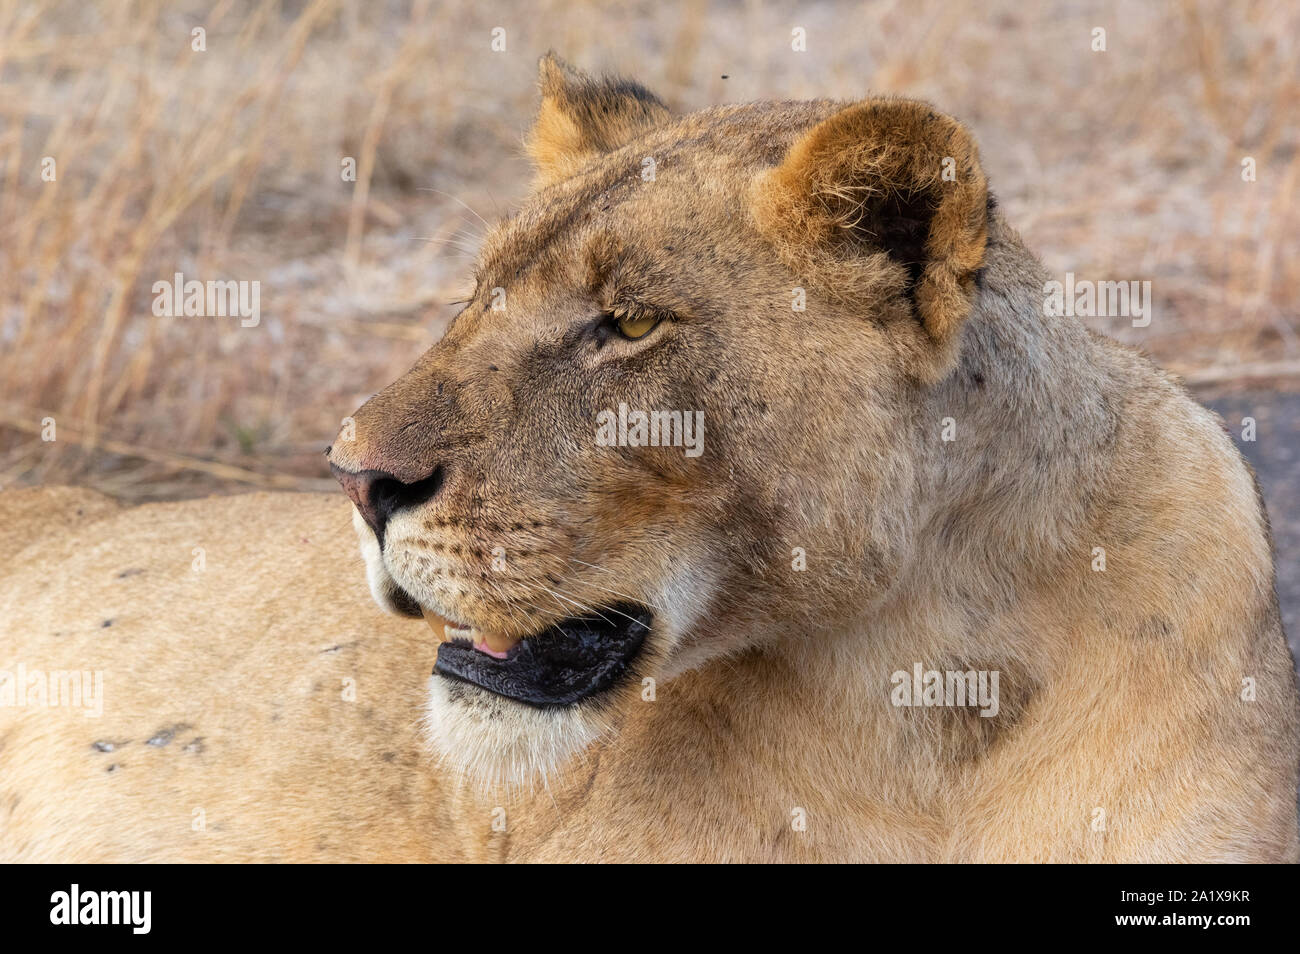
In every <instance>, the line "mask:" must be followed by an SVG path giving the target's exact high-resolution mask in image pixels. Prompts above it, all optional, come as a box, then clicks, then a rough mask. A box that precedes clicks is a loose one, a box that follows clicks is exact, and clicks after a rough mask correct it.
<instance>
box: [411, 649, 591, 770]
mask: <svg viewBox="0 0 1300 954" xmlns="http://www.w3.org/2000/svg"><path fill="white" fill-rule="evenodd" d="M424 730H425V735H426V737H427V738H428V740H429V743H430V745H431V747H432V748H433V750H434V751H435V752H436V753H437V754H438V755H439V756H441V757H442V758H443V760H444V761H445V762H446V764H447V765H448V767H450V768H451V769H453V770H454V771H456V772H458V773H460V774H461V775H463V776H465V777H466V778H468V779H469V781H470V782H471V783H473V784H474V785H475V787H477V788H479V789H480V790H481V791H485V792H503V793H505V792H511V791H515V790H519V789H525V790H532V789H534V788H535V787H537V785H538V784H539V783H540V784H541V785H542V786H545V785H546V781H547V779H548V778H550V777H551V776H552V775H553V774H554V773H555V772H556V771H557V770H559V769H560V768H561V767H562V766H563V765H564V764H565V763H566V762H568V761H569V760H570V759H572V758H573V757H574V756H576V755H578V754H579V753H580V752H582V751H583V750H584V749H586V748H587V747H588V746H589V745H591V744H592V743H593V742H594V741H596V739H598V738H599V737H600V736H601V735H603V734H605V733H606V732H608V731H610V725H609V723H608V722H607V721H606V720H605V719H604V718H602V717H601V716H600V715H598V714H596V713H593V712H591V711H589V710H588V709H587V708H586V707H581V706H566V707H562V708H553V709H538V708H535V707H533V706H529V705H524V704H523V703H521V702H515V701H514V700H511V699H506V698H503V697H502V696H498V695H496V694H494V693H491V692H488V691H487V690H486V689H480V688H479V687H478V686H473V685H470V684H468V683H464V682H458V681H456V680H453V679H450V678H448V677H446V676H439V675H436V674H435V675H433V676H430V677H429V700H428V703H427V705H426V709H425V718H424Z"/></svg>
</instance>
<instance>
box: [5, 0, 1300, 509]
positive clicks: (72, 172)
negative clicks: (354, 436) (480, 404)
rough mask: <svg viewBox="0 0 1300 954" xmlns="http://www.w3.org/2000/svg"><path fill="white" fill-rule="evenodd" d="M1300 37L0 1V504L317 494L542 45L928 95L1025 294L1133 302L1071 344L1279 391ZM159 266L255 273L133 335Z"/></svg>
mask: <svg viewBox="0 0 1300 954" xmlns="http://www.w3.org/2000/svg"><path fill="white" fill-rule="evenodd" d="M498 26H500V27H504V28H505V29H506V31H507V32H506V37H507V51H506V52H504V53H494V52H492V51H491V50H490V48H489V44H490V39H491V36H490V34H491V30H492V28H493V27H498ZM795 26H802V27H804V28H805V29H806V30H807V35H808V51H807V52H805V53H796V52H793V51H792V50H791V48H790V31H791V28H792V27H795ZM1095 26H1102V27H1104V28H1105V29H1106V31H1107V46H1108V49H1107V51H1106V52H1105V53H1094V52H1092V51H1091V49H1090V33H1091V30H1092V28H1093V27H1095ZM194 27H202V28H203V29H204V30H205V31H206V46H207V49H206V51H204V52H194V51H192V50H191V30H192V29H193V28H194ZM1298 44H1300V7H1297V5H1296V4H1294V3H1292V2H1289V0H1288V2H1281V0H1276V2H1259V3H1213V2H1190V0H1189V2H1185V3H1169V4H1156V3H1141V4H1138V3H1131V4H1130V3H1099V4H1072V3H1045V4H1023V3H1021V2H1018V0H1012V2H1000V0H998V2H989V3H980V4H971V5H970V6H969V7H965V8H963V6H962V5H960V4H957V3H953V2H944V0H927V2H912V0H897V2H894V0H880V2H866V3H851V4H835V3H805V4H802V5H798V6H788V5H782V6H781V7H780V8H778V7H775V6H769V5H763V4H759V3H746V2H719V3H704V2H687V3H682V4H667V3H652V2H624V3H618V4H610V5H603V4H594V3H587V2H580V0H570V2H555V0H552V2H527V3H525V2H514V0H511V2H502V0H489V2H479V3H472V2H461V0H448V2H432V0H414V2H402V3H398V2H374V3H364V2H345V0H274V2H272V0H267V2H236V0H210V2H206V3H162V2H110V0H104V2H102V3H85V2H69V3H56V2H49V3H45V2H37V0H31V2H13V0H0V486H13V485H16V484H29V483H48V482H62V483H82V484H88V485H92V486H95V487H98V488H100V489H102V490H105V491H107V492H109V493H112V494H115V495H117V496H119V497H123V498H127V499H136V500H138V499H156V498H166V497H177V496H191V495H197V494H203V493H209V492H213V491H231V490H238V489H246V488H248V487H250V486H287V487H298V488H318V487H319V488H325V487H330V486H332V484H331V482H330V481H328V479H327V478H326V475H325V471H324V464H323V459H322V458H321V456H320V451H321V449H322V448H323V447H324V445H325V444H326V443H328V441H329V439H330V438H331V437H332V436H333V434H334V432H335V430H336V428H337V426H338V422H339V419H340V418H341V417H342V416H343V415H345V414H347V413H349V412H351V411H352V410H353V408H355V407H356V406H357V404H359V403H360V402H361V401H362V400H363V399H364V398H365V397H366V396H368V395H369V394H370V393H372V392H373V391H375V390H377V389H378V388H379V387H381V386H382V385H384V384H385V383H387V382H388V381H390V380H391V379H393V378H394V377H396V376H397V375H398V374H399V373H400V372H401V371H403V370H404V369H405V368H406V367H407V366H408V365H409V364H410V363H411V362H412V361H413V360H414V359H415V358H416V356H417V355H418V354H419V353H420V352H421V351H422V350H423V349H424V348H426V347H427V346H428V345H429V344H430V343H432V342H433V341H434V340H436V338H437V337H438V335H439V334H440V333H441V330H442V328H443V326H444V325H445V322H446V320H447V318H448V317H449V315H450V314H451V313H452V311H453V310H454V309H453V306H451V305H450V304H449V302H450V300H452V299H454V298H456V297H457V296H458V294H459V293H460V292H461V291H462V290H463V287H464V276H465V275H466V273H467V270H468V264H469V259H470V257H471V255H472V253H473V250H474V248H475V246H476V244H477V242H478V239H479V236H480V235H481V233H482V230H483V223H482V222H481V221H480V216H482V217H483V218H484V219H488V220H491V219H493V218H494V217H497V216H499V215H501V214H504V213H505V212H507V211H508V210H509V209H510V208H511V205H512V203H513V202H514V201H516V200H517V199H518V198H519V196H520V195H521V192H522V190H523V188H524V187H525V185H526V182H527V180H528V170H527V167H526V164H525V162H524V161H523V159H522V156H521V152H522V150H521V147H520V142H521V138H522V135H523V132H524V130H525V129H526V128H527V125H528V123H529V121H530V119H531V116H532V112H533V110H534V108H535V93H534V77H535V70H536V65H535V64H536V60H537V57H538V56H539V55H540V54H541V53H543V52H544V51H545V50H546V49H548V48H554V49H555V50H556V51H557V52H559V53H560V54H561V55H562V56H565V57H566V58H568V59H570V60H571V61H573V62H575V63H576V64H578V65H580V66H583V67H586V68H589V69H615V70H618V71H620V72H623V73H625V74H627V75H630V76H633V77H635V78H637V79H640V80H642V81H643V82H644V83H646V84H647V85H648V86H650V87H651V88H653V89H654V90H656V91H657V92H659V93H660V95H662V96H663V97H664V98H665V99H666V100H667V101H668V102H669V103H670V104H671V105H672V106H674V107H675V108H678V109H683V110H688V109H694V108H698V107H702V106H706V105H710V104H714V103H721V102H728V101H741V100H749V99H759V98H804V97H816V96H832V97H843V98H853V97H857V96H860V95H862V94H863V93H864V92H866V91H868V90H873V91H898V92H904V93H909V94H913V95H919V96H922V97H926V98H929V99H931V100H932V101H933V102H935V103H936V104H938V105H940V106H941V107H942V108H944V109H945V110H947V111H950V112H952V113H954V114H956V115H958V116H959V117H961V118H963V119H964V120H966V121H967V122H969V123H970V124H971V125H972V127H973V128H974V130H975V132H976V134H977V136H978V137H979V140H980V142H981V145H982V148H983V153H984V157H985V161H986V165H987V167H988V169H989V172H990V177H991V180H992V182H993V185H994V188H995V189H996V191H997V192H998V194H999V197H1000V199H1001V200H1002V204H1003V206H1004V208H1005V209H1006V210H1007V211H1008V213H1009V215H1010V217H1011V219H1012V221H1013V222H1014V223H1016V224H1017V226H1018V227H1019V228H1020V229H1021V231H1022V232H1023V233H1024V234H1025V236H1026V238H1027V239H1028V240H1029V242H1030V243H1031V244H1032V245H1033V246H1034V247H1035V248H1037V249H1038V250H1039V251H1040V253H1041V254H1042V256H1043V257H1044V259H1045V260H1046V261H1047V263H1048V265H1049V266H1050V267H1051V268H1052V269H1053V270H1055V271H1057V272H1062V273H1063V272H1064V271H1066V270H1067V269H1068V270H1072V271H1074V272H1075V273H1076V274H1077V275H1078V276H1079V277H1080V278H1094V279H1149V280H1151V282H1152V286H1153V293H1154V299H1155V309H1156V311H1155V318H1154V321H1153V322H1152V324H1151V326H1150V327H1149V328H1146V329H1141V330H1138V329H1133V328H1131V327H1128V322H1127V320H1125V319H1119V320H1110V321H1107V320H1104V319H1101V320H1098V321H1097V322H1096V324H1097V326H1098V327H1099V328H1101V329H1103V330H1106V331H1108V332H1110V333H1113V334H1115V335H1117V336H1119V337H1121V338H1123V339H1125V340H1128V341H1130V342H1132V343H1136V344H1140V345H1141V346H1143V347H1144V348H1145V349H1146V350H1148V351H1149V352H1150V353H1152V354H1153V355H1154V356H1155V357H1156V358H1157V359H1159V360H1160V361H1162V362H1163V363H1165V364H1166V365H1168V366H1170V367H1172V368H1174V369H1176V370H1179V371H1180V372H1183V373H1186V374H1187V375H1188V376H1189V379H1190V380H1192V381H1193V382H1202V383H1209V382H1231V381H1233V380H1237V379H1257V380H1258V381H1265V382H1267V384H1266V386H1267V387H1270V388H1275V387H1277V386H1278V385H1279V383H1281V384H1288V382H1291V381H1293V379H1294V376H1295V374H1296V369H1297V367H1298V366H1300V343H1298V342H1297V332H1298V331H1300V329H1298V328H1297V320H1296V310H1295V302H1296V300H1297V296H1296V291H1297V288H1298V287H1300V248H1298V247H1297V246H1298V244H1300V209H1298V207H1297V191H1298V190H1300V150H1298V146H1300V143H1298V141H1297V140H1298V139H1300V132H1298V130H1297V124H1296V117H1297V115H1300V69H1298V68H1297V61H1298V59H1300V57H1298V56H1297V45H1298ZM724 74H725V77H726V78H724ZM45 156H51V157H53V158H54V159H55V160H56V163H57V180H56V181H55V182H45V181H43V180H42V178H41V160H42V158H43V157H45ZM345 156H351V157H354V158H356V160H357V162H358V164H359V175H358V180H357V181H356V182H355V183H352V182H345V181H343V180H342V179H341V177H340V175H339V171H340V163H341V160H342V158H343V157H345ZM1245 156H1252V157H1254V158H1255V160H1256V162H1257V165H1258V181H1256V182H1253V183H1247V182H1243V181H1242V179H1241V175H1240V171H1241V160H1242V158H1243V157H1245ZM176 271H181V272H183V273H184V274H185V275H186V277H187V278H199V279H203V280H207V279H235V280H246V281H252V280H257V281H260V282H261V286H262V291H261V294H262V300H261V311H262V319H261V324H260V325H259V326H258V327H256V328H242V327H240V325H239V321H238V319H219V318H155V317H153V315H152V313H151V302H152V299H153V295H152V292H151V286H152V284H153V282H155V281H158V280H166V279H170V277H171V276H172V274H173V272H176ZM47 415H48V416H53V417H54V418H55V419H56V421H57V426H58V440H57V441H56V442H54V443H47V442H44V441H42V440H41V439H40V436H39V429H40V422H41V419H42V418H43V417H46V416H47Z"/></svg>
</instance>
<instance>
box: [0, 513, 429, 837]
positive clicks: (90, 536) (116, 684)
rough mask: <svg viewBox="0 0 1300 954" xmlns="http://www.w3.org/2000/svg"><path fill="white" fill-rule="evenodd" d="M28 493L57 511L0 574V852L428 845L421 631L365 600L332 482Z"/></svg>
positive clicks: (425, 641) (425, 644)
mask: <svg viewBox="0 0 1300 954" xmlns="http://www.w3.org/2000/svg"><path fill="white" fill-rule="evenodd" d="M21 493H22V494H24V495H27V496H28V498H29V499H28V501H27V503H28V504H31V505H33V506H29V507H27V508H26V509H27V510H28V511H30V512H33V513H34V512H36V507H35V506H34V505H46V506H47V508H52V509H53V510H54V511H55V512H56V513H57V514H58V516H57V517H56V518H55V520H54V521H52V522H47V523H46V524H45V530H44V531H43V532H42V531H40V530H33V531H32V532H33V533H34V535H35V538H34V539H33V540H32V542H30V543H29V544H28V545H27V546H25V547H24V548H23V549H22V550H21V552H20V554H19V558H18V559H16V560H14V561H12V563H11V565H10V566H9V568H8V571H7V572H6V573H5V574H4V576H2V577H0V647H3V655H2V656H0V701H3V702H4V704H3V705H0V857H2V858H4V859H5V860H11V861H12V860H63V861H75V860H102V859H116V860H125V859H134V860H163V859H175V860H197V859H217V858H223V857H226V858H231V859H238V858H263V859H284V860H307V859H313V858H314V859H319V860H333V859H339V858H351V857H355V856H356V855H357V854H358V853H359V852H363V851H364V852H366V854H367V857H371V858H373V857H377V856H382V855H383V853H384V849H383V847H382V846H384V845H385V839H388V843H389V844H390V845H391V849H390V850H391V851H406V852H409V853H410V854H412V855H414V856H423V855H425V854H427V852H428V850H429V848H430V846H429V845H412V844H410V837H409V832H410V831H411V830H412V828H411V827H410V826H411V825H412V823H413V821H415V820H414V819H412V818H410V817H408V816H406V814H405V812H406V811H407V810H409V811H410V812H413V813H416V814H426V813H432V812H436V811H437V810H438V799H436V798H435V797H432V796H433V793H432V792H431V791H426V789H427V788H428V786H430V785H432V784H433V783H432V778H431V776H432V773H431V772H429V771H427V770H426V769H427V766H426V765H425V764H424V759H423V756H422V752H421V745H420V739H419V735H418V731H417V728H416V724H415V723H416V713H418V711H419V706H420V703H421V701H422V699H423V686H424V682H425V680H426V679H427V677H428V673H429V671H430V669H431V667H432V664H433V657H434V647H433V646H432V645H431V640H430V639H429V634H428V630H427V629H426V628H425V627H424V626H423V625H422V624H414V623H409V622H404V621H400V620H395V619H393V618H391V617H387V616H384V615H383V614H381V613H380V612H379V611H378V610H377V609H376V608H375V607H374V606H373V604H372V603H371V601H370V599H369V596H368V594H367V593H366V590H365V586H364V583H363V581H362V579H361V574H360V573H359V572H357V571H358V568H357V567H356V566H355V565H354V564H355V563H356V562H357V561H358V558H357V556H356V555H355V547H354V545H353V539H352V530H351V527H350V516H349V509H348V506H347V504H346V502H345V501H342V500H339V499H337V498H335V497H332V496H325V495H308V494H252V495H247V496H238V497H224V498H209V499H206V500H196V501H187V502H182V503H169V504H151V505H145V506H141V507H135V508H126V509H119V508H117V507H116V506H115V505H111V502H106V498H98V499H97V495H95V496H86V495H85V493H83V492H73V493H65V492H61V491H57V490H56V491H52V492H49V491H47V492H42V493H40V494H32V493H31V492H26V491H24V492H21ZM7 496H9V495H3V494H0V512H4V511H3V508H4V507H5V506H6V505H7V501H6V500H5V498H6V497H7ZM20 503H21V502H20ZM77 508H80V509H81V518H80V520H75V519H73V520H70V519H68V517H69V513H72V514H74V515H75V513H76V510H77ZM19 509H22V508H19ZM38 523H39V521H38ZM5 680H8V681H9V682H10V683H11V686H12V688H13V690H14V691H13V692H12V693H11V694H6V692H5V686H4V684H3V682H4V681H5ZM38 687H39V688H38ZM417 792H419V793H420V797H416V793H417ZM141 805H148V806H149V810H148V811H140V810H139V806H141ZM429 821H430V822H432V819H430V820H429ZM358 825H360V826H362V827H363V828H364V829H365V830H366V831H367V832H368V834H370V835H371V836H373V837H372V838H371V839H370V840H369V842H368V844H365V845H363V844H359V843H358V841H357V840H356V839H350V838H345V837H344V834H345V833H346V832H348V831H350V830H352V829H353V828H354V827H355V826H358ZM425 830H428V831H436V830H437V826H435V825H432V824H430V826H429V827H427V828H426V829H425ZM399 831H401V832H403V833H404V836H403V838H401V839H395V838H393V837H392V836H394V835H396V834H397V832H399Z"/></svg>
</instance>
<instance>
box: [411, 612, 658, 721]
mask: <svg viewBox="0 0 1300 954" xmlns="http://www.w3.org/2000/svg"><path fill="white" fill-rule="evenodd" d="M601 617H603V618H601ZM652 618H653V617H652V614H651V613H650V611H649V610H647V609H645V608H644V607H641V606H632V605H622V606H614V607H610V608H609V609H603V610H601V611H600V616H595V615H594V614H593V615H592V616H591V617H584V618H577V619H567V620H564V621H563V622H560V623H557V624H556V625H555V626H552V627H551V628H550V629H548V630H545V631H544V632H541V633H538V634H537V635H536V636H530V637H528V638H527V639H525V640H524V641H523V642H521V643H520V644H519V645H517V646H516V647H515V648H514V649H512V650H510V654H509V655H508V656H506V658H505V659H497V658H495V657H493V656H489V655H488V654H487V653H484V652H480V651H479V650H477V649H475V648H474V647H473V646H471V645H469V644H468V643H467V642H464V641H459V640H456V641H452V642H446V643H443V644H442V645H441V646H439V647H438V661H437V663H436V664H435V665H434V667H433V671H434V672H435V673H437V674H438V675H440V676H447V677H449V678H451V679H460V680H463V681H465V682H470V683H473V684H474V685H476V686H479V687H480V688H483V689H487V690H488V691H490V692H495V693H496V694H497V695H501V696H505V697H506V698H507V699H514V700H515V701H517V702H523V703H527V704H528V705H530V706H537V707H538V708H543V709H545V708H551V707H554V706H567V705H572V704H573V703H575V702H581V701H582V700H584V699H588V698H590V697H592V696H594V695H596V694H597V693H601V692H604V691H605V690H607V689H609V688H611V687H612V686H613V685H614V684H615V683H617V682H618V681H619V680H620V679H621V678H622V677H623V676H624V675H625V674H626V673H627V671H628V669H629V667H630V666H631V663H632V661H633V660H634V659H635V658H636V656H637V654H638V653H639V652H640V651H641V647H642V645H643V644H644V643H645V638H646V635H647V634H648V633H649V632H650V622H651V619H652Z"/></svg>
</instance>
